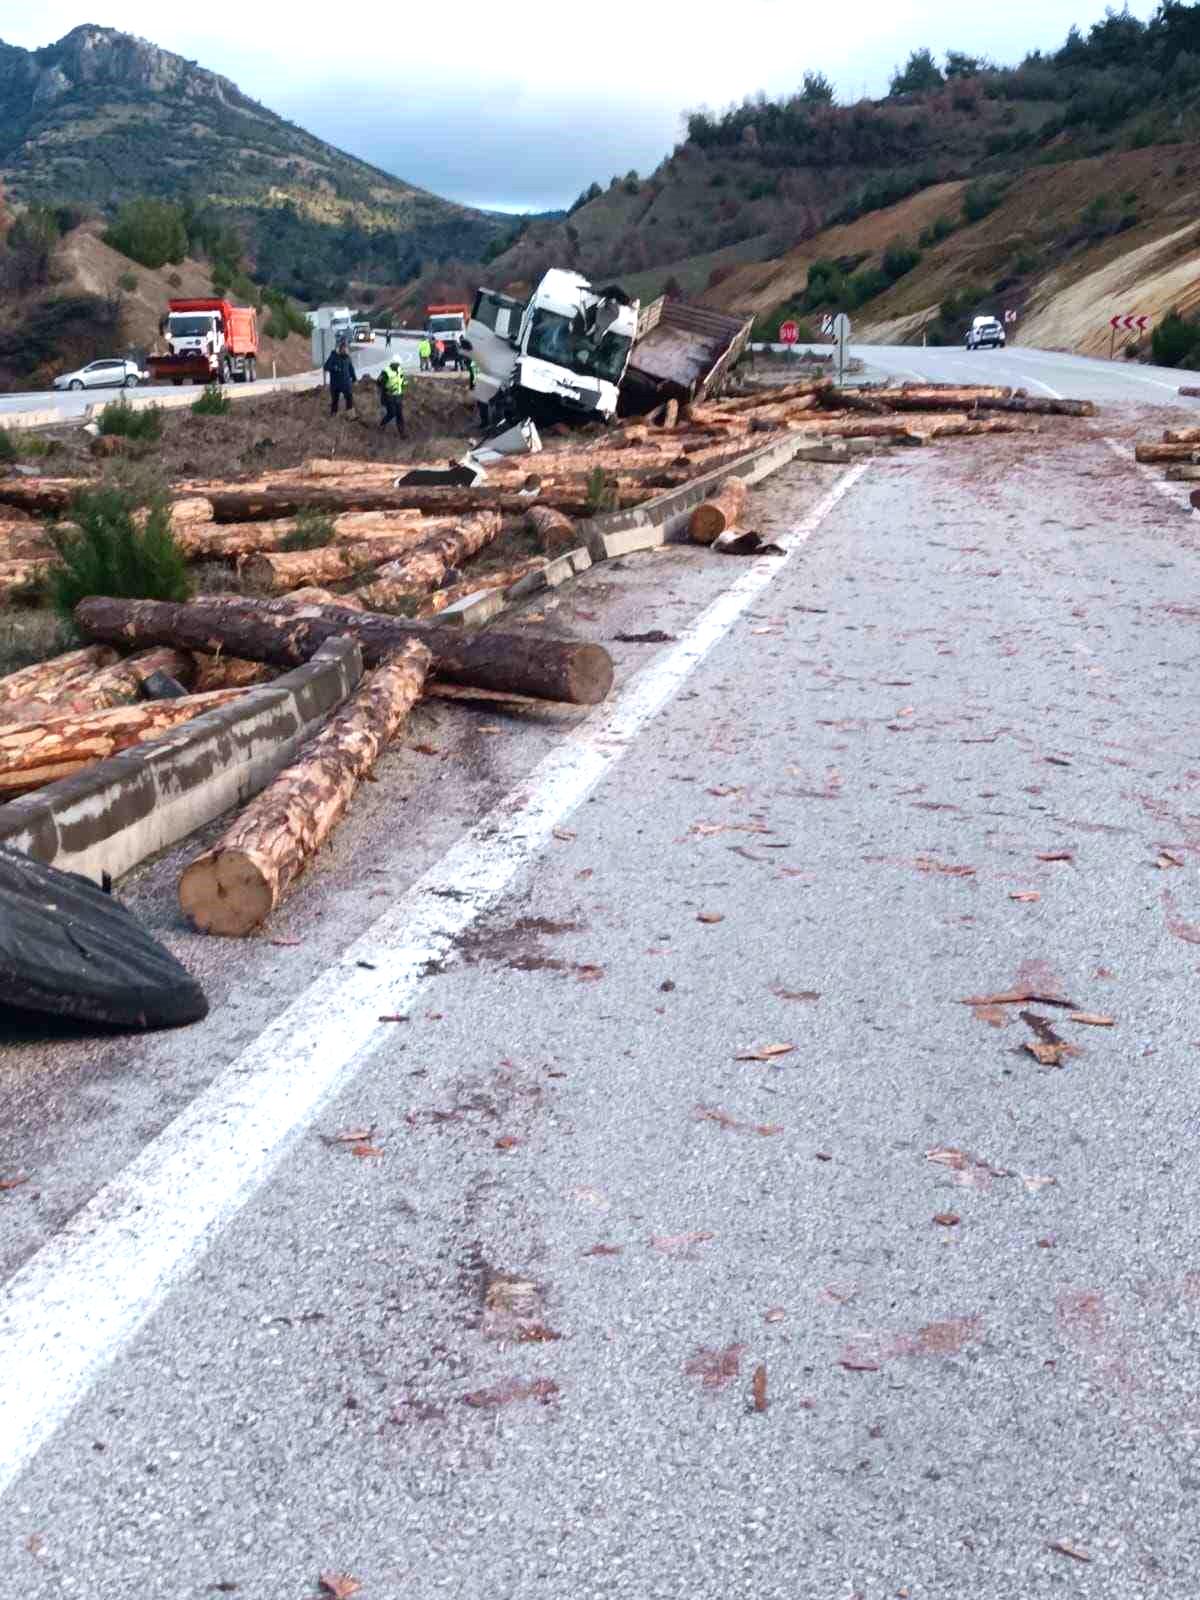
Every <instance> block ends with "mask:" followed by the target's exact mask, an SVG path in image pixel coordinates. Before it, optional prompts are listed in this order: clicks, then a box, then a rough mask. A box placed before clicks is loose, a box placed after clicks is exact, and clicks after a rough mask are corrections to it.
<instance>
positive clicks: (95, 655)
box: [0, 644, 117, 717]
mask: <svg viewBox="0 0 1200 1600" xmlns="http://www.w3.org/2000/svg"><path fill="white" fill-rule="evenodd" d="M116 660H117V652H116V651H115V650H114V649H113V648H112V646H111V645H107V644H89V645H85V646H84V648H83V649H82V650H68V651H67V652H66V654H65V655H61V656H55V657H54V658H53V659H52V660H50V661H36V662H34V664H33V666H31V667H22V668H21V669H20V671H19V672H10V673H9V674H8V676H7V677H4V678H0V717H2V716H3V707H4V706H5V705H7V704H9V703H14V704H15V703H16V702H17V701H21V700H31V699H38V698H43V699H49V698H52V697H53V696H54V695H57V694H65V693H67V692H68V689H69V687H70V686H71V685H74V684H75V683H77V682H80V681H81V680H83V679H86V678H90V677H91V676H92V674H93V673H95V672H99V671H100V670H101V669H102V668H104V667H110V666H112V664H113V662H114V661H116Z"/></svg>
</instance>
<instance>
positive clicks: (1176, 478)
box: [1165, 461, 1200, 483]
mask: <svg viewBox="0 0 1200 1600" xmlns="http://www.w3.org/2000/svg"><path fill="white" fill-rule="evenodd" d="M1165 477H1166V478H1167V480H1168V481H1169V482H1170V483H1200V466H1190V465H1188V464H1187V463H1186V462H1179V461H1177V462H1175V464H1174V465H1173V466H1169V467H1168V468H1167V470H1166V473H1165Z"/></svg>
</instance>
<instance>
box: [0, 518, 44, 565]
mask: <svg viewBox="0 0 1200 1600" xmlns="http://www.w3.org/2000/svg"><path fill="white" fill-rule="evenodd" d="M53 554H54V546H53V545H52V544H51V542H50V536H49V534H48V533H47V532H46V530H45V529H44V528H43V527H42V525H41V524H40V523H38V522H32V521H29V520H26V521H24V522H9V521H8V520H7V519H5V520H4V521H3V522H0V561H22V560H25V559H26V558H28V557H29V556H52V555H53Z"/></svg>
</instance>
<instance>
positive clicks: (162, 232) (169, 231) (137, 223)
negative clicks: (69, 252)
mask: <svg viewBox="0 0 1200 1600" xmlns="http://www.w3.org/2000/svg"><path fill="white" fill-rule="evenodd" d="M104 240H105V243H106V244H110V245H111V246H112V248H113V249H114V250H119V251H120V252H121V254H122V255H123V256H129V257H130V258H131V259H132V260H134V261H140V262H141V264H142V266H144V267H150V268H151V269H157V268H159V267H163V266H165V265H166V264H167V262H168V261H182V260H183V258H184V256H185V255H186V254H187V245H188V236H187V228H186V227H185V226H184V220H183V212H182V211H181V210H180V208H179V207H178V206H174V205H172V204H171V203H170V202H169V201H167V200H149V199H145V200H127V201H126V202H125V204H124V205H123V206H122V207H121V209H120V211H118V213H117V220H116V221H115V222H114V223H113V225H112V227H111V228H110V229H109V230H108V232H107V233H106V234H105V236H104Z"/></svg>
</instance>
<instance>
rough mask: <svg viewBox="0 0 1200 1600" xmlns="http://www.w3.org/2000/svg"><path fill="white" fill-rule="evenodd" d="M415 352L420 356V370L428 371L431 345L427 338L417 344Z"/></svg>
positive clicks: (431, 353)
mask: <svg viewBox="0 0 1200 1600" xmlns="http://www.w3.org/2000/svg"><path fill="white" fill-rule="evenodd" d="M417 354H418V355H419V356H420V358H421V371H422V372H428V371H429V358H430V357H431V356H432V355H433V346H432V345H431V344H430V342H429V340H428V338H425V339H422V340H421V342H420V344H419V345H418V346H417Z"/></svg>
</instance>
